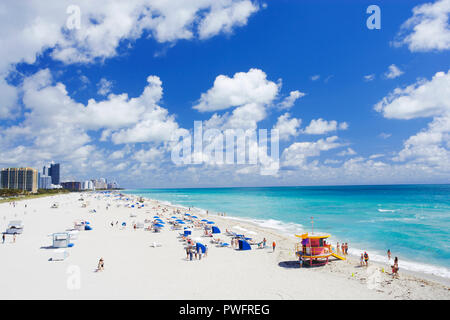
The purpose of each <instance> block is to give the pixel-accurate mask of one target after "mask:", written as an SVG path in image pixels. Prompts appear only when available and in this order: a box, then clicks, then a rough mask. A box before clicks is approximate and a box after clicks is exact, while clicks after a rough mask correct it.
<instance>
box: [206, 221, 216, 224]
mask: <svg viewBox="0 0 450 320" xmlns="http://www.w3.org/2000/svg"><path fill="white" fill-rule="evenodd" d="M214 223H215V222H214V221H208V222H207V224H214Z"/></svg>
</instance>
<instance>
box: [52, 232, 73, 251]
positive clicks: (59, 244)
mask: <svg viewBox="0 0 450 320" xmlns="http://www.w3.org/2000/svg"><path fill="white" fill-rule="evenodd" d="M52 236H53V245H52V247H53V248H67V247H68V246H69V243H70V235H69V233H67V232H61V233H54V234H53V235H52Z"/></svg>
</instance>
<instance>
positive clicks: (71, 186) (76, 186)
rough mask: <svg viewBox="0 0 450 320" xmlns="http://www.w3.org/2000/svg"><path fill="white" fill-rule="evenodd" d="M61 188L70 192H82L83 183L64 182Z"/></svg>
mask: <svg viewBox="0 0 450 320" xmlns="http://www.w3.org/2000/svg"><path fill="white" fill-rule="evenodd" d="M61 186H62V187H63V188H64V189H67V190H70V191H80V190H81V182H78V181H69V182H62V183H61Z"/></svg>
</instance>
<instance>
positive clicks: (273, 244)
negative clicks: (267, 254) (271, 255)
mask: <svg viewBox="0 0 450 320" xmlns="http://www.w3.org/2000/svg"><path fill="white" fill-rule="evenodd" d="M276 246H277V244H276V243H275V241H274V242H272V252H275V247H276Z"/></svg>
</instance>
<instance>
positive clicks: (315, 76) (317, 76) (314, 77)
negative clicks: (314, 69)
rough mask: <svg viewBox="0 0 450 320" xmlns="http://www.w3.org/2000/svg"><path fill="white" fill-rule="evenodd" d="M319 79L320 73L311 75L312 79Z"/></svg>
mask: <svg viewBox="0 0 450 320" xmlns="http://www.w3.org/2000/svg"><path fill="white" fill-rule="evenodd" d="M319 79H320V75H318V74H316V75H313V76H311V80H312V81H316V80H319Z"/></svg>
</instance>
